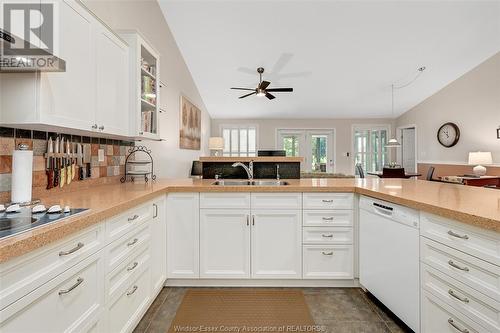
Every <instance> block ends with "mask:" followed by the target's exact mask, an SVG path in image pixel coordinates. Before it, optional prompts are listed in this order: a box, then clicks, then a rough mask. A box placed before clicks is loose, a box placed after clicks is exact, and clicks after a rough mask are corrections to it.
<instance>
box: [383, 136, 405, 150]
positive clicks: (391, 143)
mask: <svg viewBox="0 0 500 333" xmlns="http://www.w3.org/2000/svg"><path fill="white" fill-rule="evenodd" d="M385 146H386V147H387V148H397V147H400V146H401V144H400V143H399V141H398V140H397V139H396V138H392V139H389V141H387V143H386V144H385Z"/></svg>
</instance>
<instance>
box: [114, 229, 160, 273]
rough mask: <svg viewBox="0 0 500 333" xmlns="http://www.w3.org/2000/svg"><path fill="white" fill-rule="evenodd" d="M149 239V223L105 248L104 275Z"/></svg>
mask: <svg viewBox="0 0 500 333" xmlns="http://www.w3.org/2000/svg"><path fill="white" fill-rule="evenodd" d="M150 239H151V231H150V222H148V223H146V224H144V225H142V226H141V227H140V228H138V229H137V230H134V231H133V232H130V233H128V234H126V235H124V236H123V237H121V238H120V239H118V240H116V241H115V242H113V243H111V244H109V245H108V246H107V247H106V250H107V251H106V252H107V255H106V273H109V272H111V271H112V270H113V269H115V268H116V267H117V266H118V265H119V264H120V263H121V262H122V261H123V260H125V259H126V258H129V256H130V255H131V254H132V253H133V252H134V251H135V249H136V248H139V247H141V246H142V245H143V244H147V243H149V241H150Z"/></svg>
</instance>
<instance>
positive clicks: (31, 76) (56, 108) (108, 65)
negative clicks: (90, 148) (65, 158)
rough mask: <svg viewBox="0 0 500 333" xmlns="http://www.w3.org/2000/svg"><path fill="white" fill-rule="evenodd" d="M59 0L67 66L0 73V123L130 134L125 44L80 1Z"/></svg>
mask: <svg viewBox="0 0 500 333" xmlns="http://www.w3.org/2000/svg"><path fill="white" fill-rule="evenodd" d="M58 4H59V6H58V10H59V13H58V14H57V15H56V18H57V19H58V20H59V21H58V22H57V23H58V25H59V29H58V31H59V34H58V46H59V48H58V49H56V52H55V54H56V55H57V56H59V57H60V58H62V59H64V60H65V61H66V71H65V72H48V73H47V72H43V73H9V74H2V75H1V76H0V85H1V87H2V89H0V107H1V110H2V112H1V113H0V123H2V125H8V126H18V127H25V128H33V129H40V130H47V129H51V130H54V129H59V130H64V131H65V132H67V133H70V134H71V133H78V134H81V133H82V131H84V132H88V133H92V132H97V133H103V134H108V135H120V136H129V135H130V133H129V122H130V121H129V119H130V113H129V111H128V108H129V106H128V103H129V100H128V98H127V96H128V77H129V75H128V70H129V67H128V45H127V44H126V43H125V42H124V41H123V40H121V39H120V38H119V37H118V35H116V34H114V32H113V31H112V30H111V29H110V28H108V27H107V26H105V25H104V24H103V23H102V22H101V21H100V20H99V19H98V18H97V17H95V16H94V14H92V13H91V12H90V11H89V10H88V9H87V8H86V7H85V6H84V5H83V4H82V3H81V2H80V1H76V0H62V1H60V2H58ZM49 126H50V127H49Z"/></svg>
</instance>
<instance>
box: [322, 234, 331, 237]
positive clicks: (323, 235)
mask: <svg viewBox="0 0 500 333" xmlns="http://www.w3.org/2000/svg"><path fill="white" fill-rule="evenodd" d="M321 237H325V238H333V234H329V235H325V234H322V235H321Z"/></svg>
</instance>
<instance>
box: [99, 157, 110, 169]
mask: <svg viewBox="0 0 500 333" xmlns="http://www.w3.org/2000/svg"><path fill="white" fill-rule="evenodd" d="M107 165H108V156H104V161H100V162H99V166H101V167H103V166H107Z"/></svg>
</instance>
